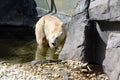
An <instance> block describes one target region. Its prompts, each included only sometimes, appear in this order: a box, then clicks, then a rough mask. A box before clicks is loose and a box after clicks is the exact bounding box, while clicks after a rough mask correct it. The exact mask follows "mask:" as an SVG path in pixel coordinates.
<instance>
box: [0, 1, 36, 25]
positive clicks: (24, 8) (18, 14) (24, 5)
mask: <svg viewBox="0 0 120 80" xmlns="http://www.w3.org/2000/svg"><path fill="white" fill-rule="evenodd" d="M35 8H36V3H35V1H34V0H20V1H17V0H6V1H4V0H0V24H3V25H4V24H8V25H27V26H32V25H34V24H35V22H36V19H37V11H36V9H35Z"/></svg>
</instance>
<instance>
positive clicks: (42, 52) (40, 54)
mask: <svg viewBox="0 0 120 80" xmlns="http://www.w3.org/2000/svg"><path fill="white" fill-rule="evenodd" d="M47 51H48V47H45V46H40V45H38V46H37V50H36V54H35V60H43V59H46V54H47Z"/></svg>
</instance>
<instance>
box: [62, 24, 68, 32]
mask: <svg viewBox="0 0 120 80" xmlns="http://www.w3.org/2000/svg"><path fill="white" fill-rule="evenodd" d="M62 26H63V27H64V28H65V29H66V31H68V28H69V23H64V24H63V25H62Z"/></svg>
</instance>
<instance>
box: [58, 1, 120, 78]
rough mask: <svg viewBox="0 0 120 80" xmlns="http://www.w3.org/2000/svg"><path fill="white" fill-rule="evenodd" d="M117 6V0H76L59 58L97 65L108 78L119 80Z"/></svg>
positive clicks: (119, 26) (119, 3)
mask: <svg viewBox="0 0 120 80" xmlns="http://www.w3.org/2000/svg"><path fill="white" fill-rule="evenodd" d="M119 5H120V0H103V1H102V0H91V2H90V6H89V0H78V3H77V5H76V7H75V9H74V10H73V11H74V13H73V16H72V20H71V22H70V23H69V24H68V27H69V30H68V36H67V40H66V43H65V46H64V48H63V50H62V52H61V54H60V57H59V58H60V59H63V60H66V59H72V60H81V61H87V62H88V63H96V64H100V65H102V66H103V69H104V71H105V73H106V74H108V76H109V78H110V80H120V68H119V66H120V22H119V21H120V6H119ZM87 6H88V7H89V9H88V8H87ZM89 20H90V21H89Z"/></svg>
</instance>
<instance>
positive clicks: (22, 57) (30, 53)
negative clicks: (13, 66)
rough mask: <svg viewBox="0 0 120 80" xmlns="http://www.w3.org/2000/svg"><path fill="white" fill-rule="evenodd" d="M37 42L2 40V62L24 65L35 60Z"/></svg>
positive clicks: (0, 59)
mask: <svg viewBox="0 0 120 80" xmlns="http://www.w3.org/2000/svg"><path fill="white" fill-rule="evenodd" d="M36 46H37V44H36V41H35V40H25V41H23V40H18V39H0V61H7V62H12V63H24V62H29V61H32V60H34V58H35V51H36Z"/></svg>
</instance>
